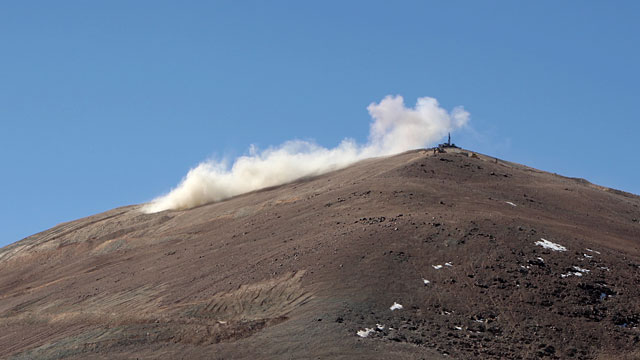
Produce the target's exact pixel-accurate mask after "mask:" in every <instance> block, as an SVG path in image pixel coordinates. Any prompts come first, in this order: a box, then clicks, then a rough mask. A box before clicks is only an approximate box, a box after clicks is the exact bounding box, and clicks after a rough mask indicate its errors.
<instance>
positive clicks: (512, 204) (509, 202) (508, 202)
mask: <svg viewBox="0 0 640 360" xmlns="http://www.w3.org/2000/svg"><path fill="white" fill-rule="evenodd" d="M505 202H506V203H507V204H509V205H511V206H518V205H516V204H514V203H512V202H511V201H505Z"/></svg>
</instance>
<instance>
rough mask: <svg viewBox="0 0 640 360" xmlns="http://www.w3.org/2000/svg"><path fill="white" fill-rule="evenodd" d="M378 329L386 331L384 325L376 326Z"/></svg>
mask: <svg viewBox="0 0 640 360" xmlns="http://www.w3.org/2000/svg"><path fill="white" fill-rule="evenodd" d="M376 328H377V329H378V330H380V331H382V330H384V325H382V324H376Z"/></svg>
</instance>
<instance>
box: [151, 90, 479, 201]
mask: <svg viewBox="0 0 640 360" xmlns="http://www.w3.org/2000/svg"><path fill="white" fill-rule="evenodd" d="M367 110H368V111H369V114H370V115H371V118H372V119H373V121H372V123H371V125H370V128H369V138H368V141H367V143H366V144H357V143H356V142H355V141H354V140H352V139H344V140H343V141H342V142H341V143H340V144H339V145H338V146H337V147H334V148H332V149H327V148H324V147H322V146H319V145H317V144H315V143H313V142H309V141H300V140H294V141H288V142H286V143H284V144H282V145H280V146H278V147H273V148H268V149H266V150H263V151H257V150H256V149H255V148H254V147H252V148H251V149H250V154H249V155H248V156H241V157H239V158H237V159H236V160H235V161H234V162H233V164H231V166H229V164H227V163H226V162H224V161H220V162H218V161H206V162H203V163H200V164H199V165H198V166H196V167H195V168H193V169H191V170H190V171H189V172H188V173H187V176H186V177H185V178H184V179H183V180H182V182H181V183H180V184H179V185H178V186H177V187H176V188H175V189H173V190H171V192H169V193H168V194H166V195H163V196H160V197H158V198H156V199H155V200H153V201H152V202H151V203H149V204H147V205H145V206H144V208H143V211H145V212H147V213H155V212H159V211H163V210H182V209H189V208H192V207H195V206H199V205H203V204H206V203H210V202H216V201H221V200H224V199H227V198H230V197H232V196H235V195H239V194H242V193H246V192H249V191H253V190H257V189H261V188H265V187H269V186H274V185H280V184H284V183H287V182H291V181H293V180H296V179H299V178H302V177H305V176H313V175H319V174H322V173H326V172H329V171H332V170H336V169H339V168H343V167H345V166H348V165H349V164H352V163H354V162H356V161H358V160H362V159H366V158H370V157H376V156H385V155H391V154H397V153H400V152H403V151H407V150H411V149H417V148H421V147H425V146H427V145H430V144H433V143H435V142H436V141H438V140H440V139H442V138H443V137H444V136H445V135H446V134H447V132H450V131H453V130H455V129H458V128H460V127H462V126H464V125H465V124H466V123H467V122H468V120H469V113H468V112H467V111H465V110H464V109H463V108H462V107H456V108H454V109H453V110H452V111H451V112H447V111H446V110H445V109H443V108H441V107H440V105H439V104H438V101H437V100H436V99H434V98H431V97H422V98H419V99H418V101H417V103H416V106H415V107H414V108H407V107H405V105H404V99H403V98H402V96H399V95H398V96H387V97H385V98H384V99H382V101H380V102H379V103H377V104H376V103H371V104H370V105H369V106H368V107H367Z"/></svg>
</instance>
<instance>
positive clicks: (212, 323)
mask: <svg viewBox="0 0 640 360" xmlns="http://www.w3.org/2000/svg"><path fill="white" fill-rule="evenodd" d="M639 207H640V198H639V197H638V196H635V195H632V194H627V193H624V192H620V191H616V190H611V189H608V188H603V187H599V186H596V185H593V184H590V183H589V182H587V181H585V180H582V179H573V178H566V177H562V176H559V175H555V174H550V173H546V172H542V171H538V170H535V169H532V168H528V167H525V166H522V165H518V164H513V163H509V162H505V161H500V160H496V159H494V158H490V157H486V156H483V155H480V154H475V153H473V152H470V151H466V150H459V149H449V150H448V153H446V154H434V153H433V152H432V151H428V150H421V151H412V152H408V153H404V154H400V155H397V156H393V157H387V158H379V159H370V160H366V161H363V162H360V163H357V164H355V165H353V166H351V167H349V168H346V169H343V170H340V171H336V172H333V173H330V174H326V175H322V176H318V177H314V178H310V179H303V180H300V181H297V182H295V183H292V184H287V185H283V186H279V187H275V188H270V189H264V190H261V191H257V192H253V193H250V194H245V195H241V196H237V197H235V198H232V199H230V200H227V201H224V202H220V203H215V204H209V205H205V206H201V207H198V208H195V209H191V210H186V211H165V212H161V213H157V214H144V213H142V212H141V211H140V210H139V209H140V206H128V207H123V208H119V209H114V210H111V211H108V212H105V213H103V214H98V215H94V216H91V217H88V218H85V219H80V220H76V221H72V222H69V223H65V224H61V225H58V226H56V227H54V228H52V229H50V230H47V231H44V232H42V233H39V234H36V235H33V236H31V237H29V238H26V239H24V240H22V241H19V242H17V243H15V244H12V245H9V246H7V247H4V248H2V249H0V329H1V330H0V354H1V355H2V357H3V358H11V359H33V358H38V359H62V358H75V359H86V358H105V359H107V358H109V359H113V358H116V359H117V358H141V359H143V358H167V359H169V358H170V359H179V358H185V359H186V358H189V359H193V358H196V359H197V358H201V359H228V358H256V357H258V358H271V359H275V358H278V359H287V358H291V359H299V358H345V359H353V358H363V359H365V358H366V359H387V358H391V357H395V358H410V359H413V358H415V359H439V358H459V359H467V358H483V359H491V358H495V359H501V358H523V359H536V358H543V357H545V358H550V359H567V358H575V359H608V358H625V357H626V358H629V359H632V358H638V357H640V351H639V350H638V349H640V329H639V328H638V327H639V326H640V223H639V219H640V208H639ZM394 304H395V305H396V306H395V307H394V308H396V309H395V310H391V307H392V306H393V305H394ZM398 305H401V308H399V306H398Z"/></svg>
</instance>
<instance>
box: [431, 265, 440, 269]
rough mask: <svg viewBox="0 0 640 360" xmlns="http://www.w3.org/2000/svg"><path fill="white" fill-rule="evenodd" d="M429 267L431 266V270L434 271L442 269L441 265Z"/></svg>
mask: <svg viewBox="0 0 640 360" xmlns="http://www.w3.org/2000/svg"><path fill="white" fill-rule="evenodd" d="M431 266H433V268H434V269H436V270H440V269H442V265H431Z"/></svg>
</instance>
